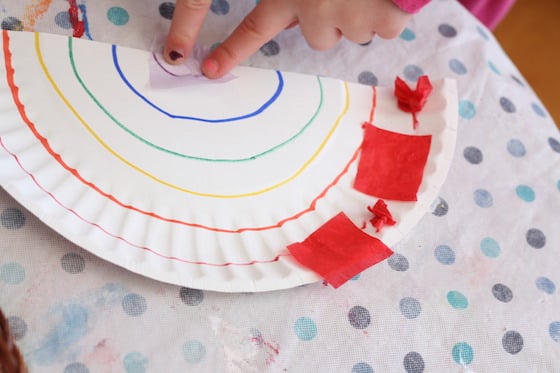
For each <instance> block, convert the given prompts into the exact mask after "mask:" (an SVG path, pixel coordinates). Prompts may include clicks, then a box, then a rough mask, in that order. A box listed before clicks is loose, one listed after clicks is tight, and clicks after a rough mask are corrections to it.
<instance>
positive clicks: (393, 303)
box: [0, 0, 560, 373]
mask: <svg viewBox="0 0 560 373" xmlns="http://www.w3.org/2000/svg"><path fill="white" fill-rule="evenodd" d="M69 3H71V2H68V1H57V0H54V1H39V0H27V1H20V0H4V1H0V8H1V10H2V12H1V13H0V20H1V22H2V28H7V29H23V30H36V31H43V32H51V33H57V34H64V35H71V34H72V31H73V30H72V25H71V24H70V22H69V18H68V12H67V11H68V8H69ZM254 3H255V2H254V1H249V0H247V1H243V0H235V1H232V0H230V1H228V0H215V1H214V2H213V5H212V9H211V12H210V14H209V16H208V19H207V22H206V24H205V26H204V28H203V32H202V36H201V42H202V43H203V44H206V45H212V44H214V43H217V42H220V41H221V40H223V38H224V37H225V36H226V35H227V34H228V33H229V32H231V30H232V29H233V28H234V26H235V25H236V24H237V23H238V22H239V20H240V19H241V18H242V17H243V14H245V13H246V12H247V11H248V10H249V9H250V8H251V7H252V6H253V5H254ZM77 6H78V8H79V14H80V19H82V20H83V21H84V24H85V26H86V27H85V33H84V35H83V37H84V38H91V39H93V40H97V41H104V42H108V43H115V44H119V45H125V46H131V47H136V48H143V49H148V48H149V46H150V43H151V41H152V39H153V36H154V35H155V34H158V33H159V34H161V33H164V32H165V30H166V29H167V28H168V27H169V18H170V14H171V12H172V10H173V4H172V3H170V2H157V1H149V0H134V1H133V0H114V1H108V0H97V1H77ZM246 63H247V64H250V65H253V66H259V67H266V68H274V69H280V70H285V71H297V72H305V73H310V74H319V75H327V76H333V77H337V78H341V79H346V80H349V81H358V82H361V83H364V84H374V85H381V86H391V85H392V84H393V80H394V78H395V76H397V75H399V76H401V77H403V78H405V79H406V80H407V81H409V82H411V83H412V82H414V81H416V79H417V78H418V77H419V76H420V75H422V74H428V75H429V76H430V77H431V78H432V79H439V78H443V77H449V78H454V79H456V80H457V81H458V87H459V103H460V105H459V118H460V119H459V134H458V143H457V148H456V153H455V158H454V161H453V164H452V167H451V170H450V173H449V176H448V179H447V181H446V183H445V184H444V186H443V188H442V190H441V192H440V195H439V198H438V199H437V200H436V201H434V203H433V204H432V206H431V211H430V213H427V214H426V216H425V217H424V218H423V219H422V220H421V221H420V223H419V224H418V225H417V226H416V228H415V229H414V230H413V231H412V232H411V233H410V234H409V235H408V236H407V237H406V238H405V239H403V240H402V241H401V242H400V243H399V244H397V245H396V246H394V247H393V248H392V249H393V250H394V251H395V254H394V255H393V256H392V257H390V258H389V259H388V260H387V261H385V262H382V263H381V264H378V265H376V266H374V267H372V268H370V269H368V270H366V271H365V272H363V273H361V274H360V275H359V276H356V277H355V278H354V279H353V280H351V281H350V282H349V283H347V284H345V285H344V286H342V287H341V288H339V289H336V290H335V289H333V288H331V287H329V286H325V285H324V284H322V283H317V284H312V285H308V286H302V287H298V288H294V289H289V290H283V291H274V292H268V293H255V294H249V293H243V294H223V293H215V292H209V291H201V290H196V289H189V288H185V287H179V286H174V285H168V284H165V283H160V282H158V281H155V280H152V279H148V278H144V277H142V276H140V275H137V274H133V273H130V272H128V271H127V270H124V269H122V268H120V267H117V266H115V265H113V264H110V263H107V262H104V261H102V260H100V259H98V258H96V257H95V256H94V255H92V254H90V253H88V252H87V251H85V250H83V249H81V248H79V247H76V246H75V245H73V244H72V243H70V242H68V241H66V240H65V239H64V238H63V237H61V236H59V235H57V234H56V233H54V232H53V231H51V230H50V229H49V228H48V227H46V226H45V225H44V224H43V223H41V222H40V221H38V219H36V218H35V217H34V216H33V215H32V214H30V213H29V212H28V211H26V209H25V208H23V207H22V206H21V205H19V204H18V203H17V202H16V201H14V200H13V199H12V198H11V197H10V196H9V195H8V194H7V193H6V192H4V191H3V190H0V215H1V226H0V306H1V308H2V309H3V310H4V311H5V313H6V314H7V315H8V317H9V323H10V326H11V327H12V330H13V333H14V334H15V337H16V341H17V343H18V345H19V346H20V348H21V350H22V351H23V353H24V356H25V359H26V361H27V364H28V365H29V367H30V370H31V372H64V373H83V372H127V373H142V372H180V371H182V372H221V371H224V372H226V371H227V372H263V371H270V372H349V373H350V372H352V373H370V372H402V371H405V372H408V373H419V372H454V371H473V372H537V371H538V372H560V294H559V293H560V290H559V289H557V287H560V270H559V269H560V229H559V219H558V218H559V217H560V134H559V132H558V130H557V129H556V127H555V125H554V123H553V121H552V120H551V118H550V116H549V114H548V113H547V111H546V108H544V107H543V106H542V104H541V102H540V101H539V99H538V97H537V96H536V95H535V93H534V92H533V91H532V90H531V88H530V87H529V86H528V84H527V83H526V82H525V80H524V79H523V77H522V75H521V74H520V72H519V71H518V70H517V69H516V67H515V66H514V65H513V64H512V62H511V61H510V60H509V59H508V57H507V56H506V55H505V54H504V52H503V51H502V50H501V48H500V46H499V45H498V44H497V42H496V40H495V39H494V37H493V36H492V34H491V32H490V31H488V30H487V29H485V28H484V27H483V26H482V25H481V24H479V23H478V22H477V21H476V20H475V19H474V18H473V17H472V16H471V15H470V14H468V13H467V12H466V11H465V10H464V9H463V8H462V7H461V6H460V5H459V4H458V3H456V2H455V1H451V0H439V1H438V0H434V1H433V2H432V3H431V4H430V5H429V6H427V7H426V8H424V10H423V11H422V12H421V13H420V14H418V15H417V16H416V17H415V18H414V19H413V21H412V22H410V24H409V25H408V27H407V28H406V29H405V31H404V32H403V33H402V34H401V35H400V37H399V38H397V39H395V40H392V41H385V40H381V39H375V40H373V42H372V43H370V44H369V45H366V46H361V45H355V44H352V43H349V42H342V43H341V44H340V45H339V46H338V47H337V48H335V49H334V50H331V51H328V52H314V51H312V50H310V49H309V48H308V47H307V45H306V44H305V41H304V40H303V38H302V37H301V36H300V34H299V31H298V29H297V28H295V29H291V30H287V31H285V32H283V33H282V34H280V35H279V36H277V37H276V38H274V40H273V41H271V42H269V43H267V44H266V45H265V46H263V47H262V48H261V50H260V52H258V53H256V54H255V55H254V56H253V57H251V58H250V59H249V60H248V61H247V62H246ZM550 73H555V72H550Z"/></svg>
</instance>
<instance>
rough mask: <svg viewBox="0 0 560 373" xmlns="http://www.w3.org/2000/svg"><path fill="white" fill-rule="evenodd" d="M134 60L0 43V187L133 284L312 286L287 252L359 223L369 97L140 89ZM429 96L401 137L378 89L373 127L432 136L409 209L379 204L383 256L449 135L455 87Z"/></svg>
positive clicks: (411, 209)
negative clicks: (391, 222) (135, 276)
mask: <svg viewBox="0 0 560 373" xmlns="http://www.w3.org/2000/svg"><path fill="white" fill-rule="evenodd" d="M149 59H150V54H149V53H148V52H146V51H140V50H134V49H127V48H121V47H117V46H112V45H108V44H102V43H97V42H91V41H85V40H80V39H72V38H67V37H62V36H55V35H47V34H33V33H24V32H20V33H18V32H8V31H4V32H3V48H2V55H1V66H2V68H0V70H2V78H1V79H0V181H1V184H2V186H3V187H4V188H5V189H6V190H7V191H8V192H9V193H10V194H12V195H13V196H14V197H15V198H16V199H17V200H18V201H19V202H20V203H22V204H23V205H24V206H26V208H28V209H29V210H30V211H31V212H32V213H34V214H35V215H37V216H38V217H39V218H40V219H41V220H43V221H44V222H45V223H46V224H48V225H49V226H50V227H52V228H53V229H54V230H56V231H57V232H59V233H60V234H62V235H64V236H65V237H66V238H68V239H69V240H71V241H73V242H74V243H76V244H77V245H79V246H81V247H83V248H84V249H86V250H88V251H90V252H92V253H93V254H95V255H98V256H100V257H101V258H104V259H106V260H108V261H110V262H112V263H115V264H117V265H119V266H122V267H124V268H127V269H128V270H130V271H133V272H137V273H140V274H142V275H145V276H148V277H151V278H154V279H157V280H160V281H164V282H169V283H174V284H178V285H182V286H187V287H192V288H199V289H208V290H217V291H226V292H234V291H266V290H274V289H282V288H288V287H293V286H298V285H302V284H307V283H311V282H315V281H317V280H320V278H319V277H318V275H317V274H315V273H314V272H312V271H310V270H309V269H307V268H305V267H303V266H301V265H299V264H298V263H297V262H296V261H295V260H294V259H293V258H292V257H291V256H290V254H289V252H288V251H287V249H286V247H287V246H288V245H290V244H291V243H295V242H300V241H302V240H304V239H305V238H306V237H307V236H309V235H310V234H311V233H312V232H314V231H316V230H317V229H318V228H319V227H320V226H321V225H323V224H324V223H325V222H326V221H328V220H329V219H330V218H332V217H333V216H335V215H336V214H338V213H339V212H344V213H345V214H346V215H347V216H348V217H350V219H351V220H352V221H353V222H354V223H355V224H356V225H361V224H362V222H363V221H365V220H366V219H368V214H369V212H368V211H367V209H366V206H369V205H372V204H373V203H374V202H375V201H376V198H375V197H372V196H367V195H364V194H362V193H360V192H358V191H356V190H355V189H354V188H353V187H352V185H353V180H354V178H355V175H356V169H357V162H358V158H359V154H360V152H359V150H360V144H361V141H362V137H363V129H362V123H363V122H364V121H367V120H368V118H369V116H370V113H371V112H372V103H373V95H374V89H372V87H368V86H363V85H359V84H353V83H348V82H344V81H340V80H336V79H330V78H324V77H318V76H309V75H302V74H295V73H287V72H280V71H272V70H262V69H256V68H248V67H238V68H236V69H235V70H234V72H233V73H234V75H235V76H237V78H236V79H234V80H231V81H229V82H226V83H219V84H198V85H193V86H189V87H178V88H172V89H153V88H151V86H150V84H149ZM433 85H434V91H433V92H432V94H431V96H430V98H429V101H428V103H427V105H426V107H425V108H424V110H423V111H422V113H420V115H419V117H418V118H419V120H420V123H421V124H420V128H419V129H418V130H416V131H414V130H413V129H412V124H411V116H410V114H406V113H403V112H401V111H400V110H398V108H397V107H396V101H395V98H394V97H393V93H392V89H384V88H378V89H377V93H376V96H377V97H376V101H377V104H376V107H375V110H374V114H375V124H376V125H377V126H378V127H381V128H385V129H390V130H391V131H395V132H400V133H404V134H416V135H418V134H431V135H432V146H431V149H430V153H429V157H428V162H427V165H426V169H425V174H424V179H423V182H422V184H421V186H420V190H419V192H418V201H417V202H406V203H405V202H396V201H387V202H388V205H389V208H390V209H391V211H392V212H393V215H394V216H395V217H396V218H397V220H398V222H399V223H398V224H397V225H396V226H394V227H387V228H385V229H383V230H382V231H381V232H380V233H379V234H376V233H375V232H374V231H373V229H372V228H371V227H369V228H367V229H366V232H367V233H368V234H371V235H377V236H378V237H379V238H380V239H381V240H383V242H384V243H385V244H387V245H389V246H390V245H393V244H395V243H396V242H398V241H399V240H400V239H401V238H402V237H403V236H404V235H405V234H407V233H408V232H409V231H410V230H411V229H412V228H413V227H414V225H415V224H416V223H417V222H418V220H419V219H420V218H421V217H422V216H423V215H424V214H425V213H426V211H427V210H428V208H429V206H430V204H431V202H432V201H433V200H434V199H435V198H436V197H437V193H438V191H439V189H440V187H441V185H442V183H443V182H444V180H445V177H446V174H447V171H448V169H449V166H450V163H451V159H452V157H453V151H454V146H455V140H456V122H457V118H456V113H457V103H456V96H457V94H456V88H455V84H454V82H453V81H449V80H442V81H438V82H433Z"/></svg>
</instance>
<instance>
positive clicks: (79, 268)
mask: <svg viewBox="0 0 560 373" xmlns="http://www.w3.org/2000/svg"><path fill="white" fill-rule="evenodd" d="M60 265H61V266H62V269H64V270H65V271H66V272H68V273H72V274H75V273H81V272H83V271H84V268H85V266H86V261H85V259H84V258H83V257H82V256H81V255H80V254H78V253H67V254H64V256H63V257H62V258H61V259H60Z"/></svg>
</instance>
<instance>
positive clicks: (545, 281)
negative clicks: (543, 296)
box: [535, 277, 556, 294]
mask: <svg viewBox="0 0 560 373" xmlns="http://www.w3.org/2000/svg"><path fill="white" fill-rule="evenodd" d="M535 282H536V284H537V289H539V290H540V291H543V292H545V293H547V294H554V292H555V291H556V285H554V282H552V280H551V279H549V278H547V277H539V278H537V280H536V281H535Z"/></svg>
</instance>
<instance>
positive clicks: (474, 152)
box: [463, 146, 483, 164]
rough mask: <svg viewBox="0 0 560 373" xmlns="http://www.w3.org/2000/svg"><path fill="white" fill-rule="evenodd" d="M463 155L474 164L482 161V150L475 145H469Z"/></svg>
mask: <svg viewBox="0 0 560 373" xmlns="http://www.w3.org/2000/svg"><path fill="white" fill-rule="evenodd" d="M463 156H464V157H465V159H466V160H467V161H468V162H469V163H472V164H479V163H481V162H482V158H483V156H482V152H481V151H480V149H479V148H476V147H474V146H468V147H466V148H465V150H463Z"/></svg>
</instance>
